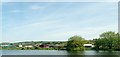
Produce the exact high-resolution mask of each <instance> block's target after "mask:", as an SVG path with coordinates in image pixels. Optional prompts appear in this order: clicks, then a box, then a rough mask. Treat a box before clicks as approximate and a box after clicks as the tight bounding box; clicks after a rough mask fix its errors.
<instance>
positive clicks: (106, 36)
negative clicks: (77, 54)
mask: <svg viewBox="0 0 120 57" xmlns="http://www.w3.org/2000/svg"><path fill="white" fill-rule="evenodd" d="M95 47H96V48H97V49H107V50H111V49H112V50H113V49H114V50H115V49H119V33H115V32H112V31H108V32H104V33H102V34H101V35H100V38H99V39H96V41H95Z"/></svg>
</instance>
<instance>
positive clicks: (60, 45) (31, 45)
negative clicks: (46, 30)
mask: <svg viewBox="0 0 120 57" xmlns="http://www.w3.org/2000/svg"><path fill="white" fill-rule="evenodd" d="M66 43H67V42H66V41H36V42H34V41H27V42H18V43H1V44H0V48H1V49H3V50H16V49H17V50H29V49H30V50H32V49H33V50H35V49H37V50H66V45H67V44H66ZM83 46H84V47H86V48H92V47H94V45H93V44H90V43H89V44H84V45H83Z"/></svg>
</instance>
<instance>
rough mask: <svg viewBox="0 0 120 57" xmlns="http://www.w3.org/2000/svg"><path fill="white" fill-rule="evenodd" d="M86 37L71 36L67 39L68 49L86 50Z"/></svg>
mask: <svg viewBox="0 0 120 57" xmlns="http://www.w3.org/2000/svg"><path fill="white" fill-rule="evenodd" d="M83 45H84V39H83V38H82V37H80V36H73V37H70V38H69V39H68V41H67V47H66V48H67V50H68V51H82V50H84V46H83Z"/></svg>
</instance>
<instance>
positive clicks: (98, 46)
mask: <svg viewBox="0 0 120 57" xmlns="http://www.w3.org/2000/svg"><path fill="white" fill-rule="evenodd" d="M84 44H93V45H94V47H93V48H86V47H84ZM0 45H8V46H4V47H1V46H0V49H3V50H68V51H83V50H89V49H95V50H120V34H119V33H115V32H112V31H108V32H104V33H102V34H100V35H99V38H96V39H93V40H85V39H84V38H82V37H81V36H77V35H75V36H72V37H70V38H69V39H68V41H38V42H34V41H31V42H19V43H1V44H0ZM19 45H22V47H20V46H19ZM26 46H32V47H26Z"/></svg>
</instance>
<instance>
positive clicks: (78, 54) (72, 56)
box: [67, 51, 85, 57]
mask: <svg viewBox="0 0 120 57" xmlns="http://www.w3.org/2000/svg"><path fill="white" fill-rule="evenodd" d="M67 53H68V55H67V57H85V55H84V51H67Z"/></svg>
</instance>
